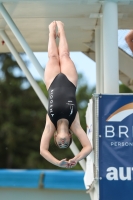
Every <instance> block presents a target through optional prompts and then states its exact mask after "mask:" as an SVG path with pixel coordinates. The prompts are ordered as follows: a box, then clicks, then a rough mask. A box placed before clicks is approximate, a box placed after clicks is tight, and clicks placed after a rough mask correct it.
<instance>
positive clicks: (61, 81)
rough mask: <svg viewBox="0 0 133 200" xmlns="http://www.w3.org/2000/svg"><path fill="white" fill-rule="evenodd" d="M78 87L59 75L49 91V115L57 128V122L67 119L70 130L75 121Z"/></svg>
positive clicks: (62, 75) (61, 74)
mask: <svg viewBox="0 0 133 200" xmlns="http://www.w3.org/2000/svg"><path fill="white" fill-rule="evenodd" d="M75 92H76V87H75V85H74V84H73V83H72V82H70V81H69V80H68V78H67V77H66V76H65V75H64V74H63V73H60V74H58V75H57V76H56V77H55V79H54V80H53V82H52V84H51V85H50V87H49V89H48V93H49V99H48V102H49V104H48V115H49V117H50V119H51V121H52V123H53V124H54V125H55V127H56V128H57V121H58V120H59V119H62V118H65V119H67V120H68V122H69V128H70V126H71V124H72V122H73V121H74V119H75V116H76V113H77V105H76V98H75Z"/></svg>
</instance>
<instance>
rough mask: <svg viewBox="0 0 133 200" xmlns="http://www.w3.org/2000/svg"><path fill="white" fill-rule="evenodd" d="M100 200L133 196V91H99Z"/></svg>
mask: <svg viewBox="0 0 133 200" xmlns="http://www.w3.org/2000/svg"><path fill="white" fill-rule="evenodd" d="M99 177H100V180H99V185H100V186H99V187H100V191H99V192H100V200H133V95H102V94H101V95H99Z"/></svg>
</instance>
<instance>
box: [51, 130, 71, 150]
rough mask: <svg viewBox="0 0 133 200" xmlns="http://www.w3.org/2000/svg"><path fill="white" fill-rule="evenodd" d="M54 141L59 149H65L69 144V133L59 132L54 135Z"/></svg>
mask: <svg viewBox="0 0 133 200" xmlns="http://www.w3.org/2000/svg"><path fill="white" fill-rule="evenodd" d="M55 137H56V138H55V140H56V143H57V145H58V147H59V148H67V147H68V146H69V143H70V137H71V135H70V133H64V132H60V133H58V134H56V135H55Z"/></svg>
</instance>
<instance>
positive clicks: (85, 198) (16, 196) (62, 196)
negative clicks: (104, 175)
mask: <svg viewBox="0 0 133 200" xmlns="http://www.w3.org/2000/svg"><path fill="white" fill-rule="evenodd" d="M0 200H90V197H89V195H88V194H86V192H85V191H77V190H75V191H73V190H72V191H71V190H48V189H16V188H14V189H11V188H9V189H8V188H0Z"/></svg>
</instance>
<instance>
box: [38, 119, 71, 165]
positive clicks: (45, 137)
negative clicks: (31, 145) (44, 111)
mask: <svg viewBox="0 0 133 200" xmlns="http://www.w3.org/2000/svg"><path fill="white" fill-rule="evenodd" d="M54 132H55V127H54V125H53V124H52V122H51V121H50V119H49V117H48V115H47V118H46V125H45V129H44V132H43V134H42V138H41V143H40V154H41V155H42V156H43V157H44V158H45V159H46V160H47V161H49V162H50V163H52V164H53V165H56V166H58V167H64V168H68V161H66V159H62V160H58V159H56V158H55V157H54V156H53V155H52V154H51V153H50V152H49V143H50V139H51V137H52V136H53V135H54Z"/></svg>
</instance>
